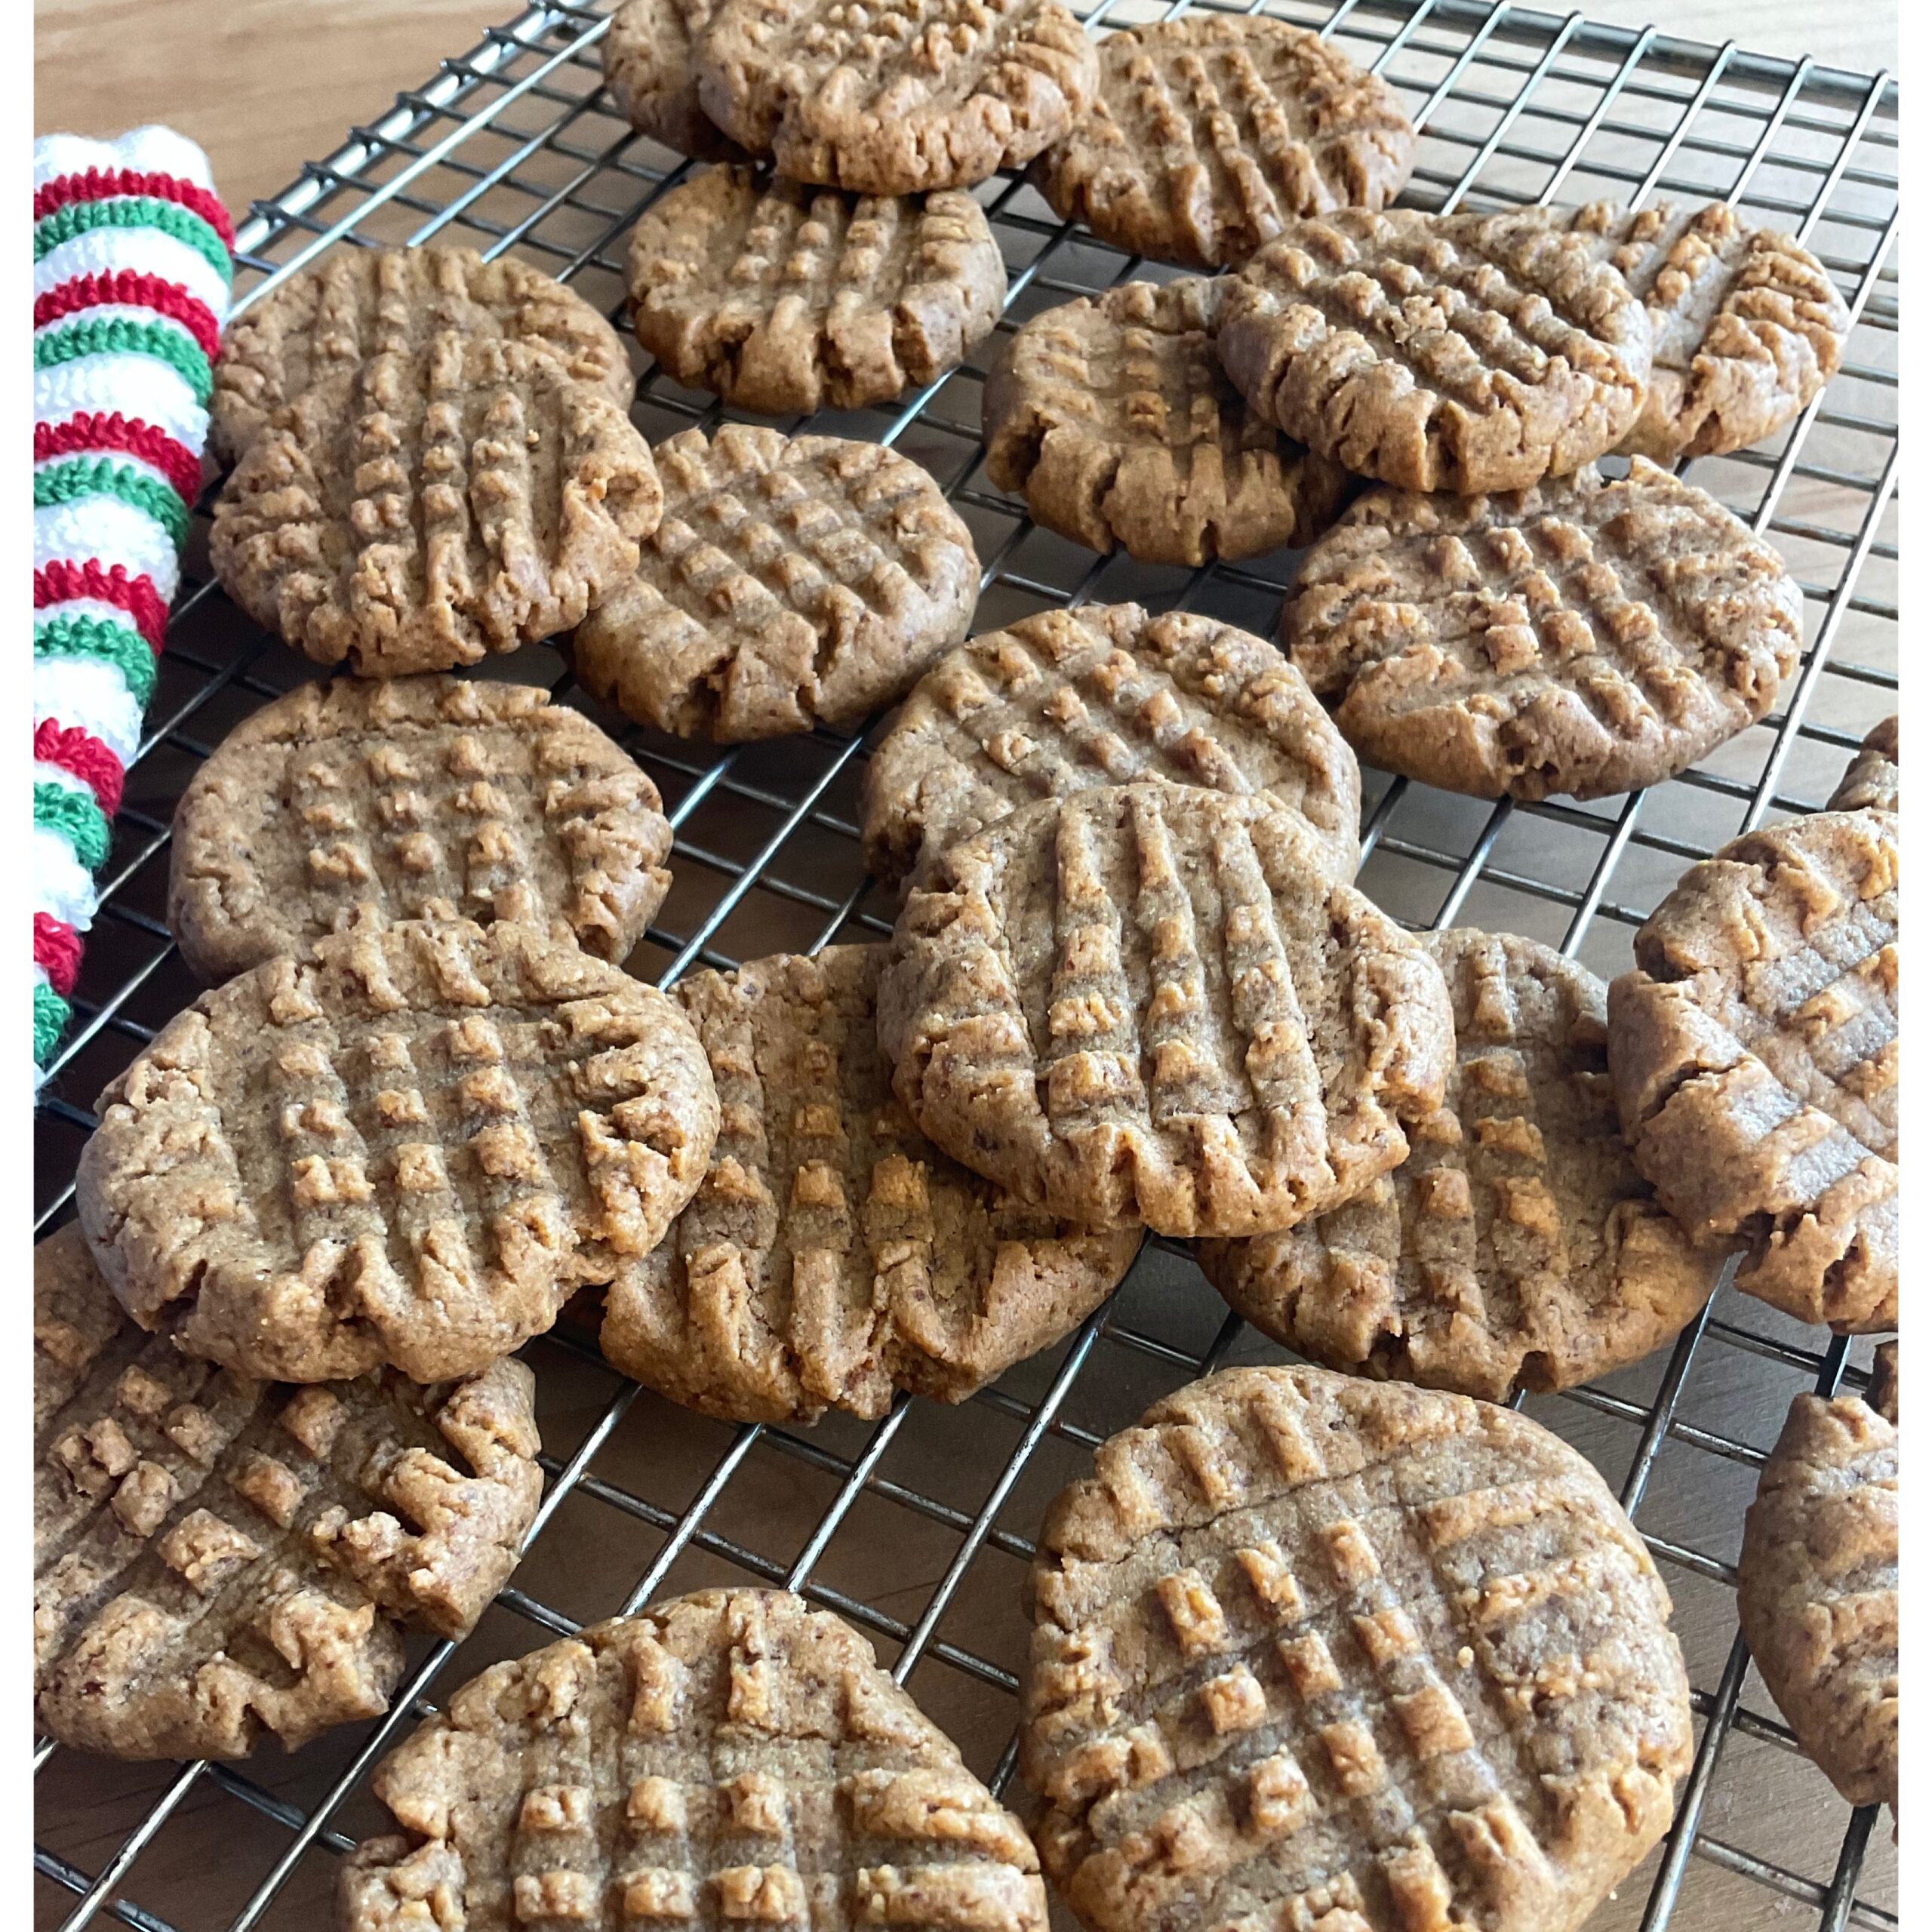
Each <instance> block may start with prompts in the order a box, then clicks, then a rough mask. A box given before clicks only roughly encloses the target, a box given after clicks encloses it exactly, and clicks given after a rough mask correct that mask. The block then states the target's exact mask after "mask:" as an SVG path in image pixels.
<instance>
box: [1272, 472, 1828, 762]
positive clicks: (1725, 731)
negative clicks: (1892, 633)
mask: <svg viewBox="0 0 1932 1932" xmlns="http://www.w3.org/2000/svg"><path fill="white" fill-rule="evenodd" d="M1281 637H1282V641H1283V643H1284V645H1286V646H1287V651H1288V654H1289V655H1290V656H1291V657H1292V658H1293V659H1294V662H1295V663H1296V665H1297V667H1298V668H1299V669H1300V671H1301V672H1302V673H1303V675H1305V676H1306V678H1307V679H1308V681H1309V684H1310V685H1312V687H1313V688H1314V689H1315V692H1316V694H1317V695H1318V696H1319V697H1322V698H1324V699H1326V700H1328V702H1329V703H1331V704H1332V705H1333V706H1334V710H1335V718H1336V721H1337V723H1338V724H1340V726H1341V728H1342V731H1343V736H1344V737H1346V738H1347V739H1348V740H1349V743H1351V744H1352V745H1353V746H1355V749H1356V750H1357V751H1358V752H1360V753H1361V755H1362V756H1363V757H1364V758H1367V760H1369V761H1371V763H1373V764H1379V765H1380V766H1381V767H1382V768H1383V769H1384V770H1385V771H1395V772H1400V773H1401V774H1404V775H1405V776H1406V777H1411V778H1415V779H1420V780H1421V781H1422V782H1423V783H1425V784H1429V785H1439V786H1442V787H1443V788H1444V789H1445V790H1447V791H1451V792H1472V793H1474V794H1475V795H1476V796H1477V797H1478V798H1494V797H1496V796H1497V795H1499V794H1500V793H1503V792H1507V793H1509V795H1511V796H1512V797H1515V798H1548V797H1549V796H1550V795H1551V794H1552V793H1554V792H1567V793H1569V794H1570V795H1572V796H1573V797H1575V798H1601V797H1604V795H1607V794H1609V793H1611V792H1623V791H1630V790H1634V789H1636V788H1637V787H1638V786H1644V785H1651V784H1655V783H1658V782H1659V781H1660V780H1663V779H1666V778H1669V777H1672V776H1674V775H1675V774H1676V773H1678V772H1680V771H1684V770H1685V769H1686V768H1688V767H1689V766H1690V765H1693V764H1696V763H1697V761H1698V760H1699V759H1700V758H1703V757H1704V756H1705V755H1706V754H1707V753H1709V752H1712V751H1713V750H1715V749H1716V748H1717V746H1719V745H1721V744H1722V743H1724V741H1725V740H1727V739H1729V738H1731V737H1735V736H1736V735H1737V734H1738V733H1739V732H1740V731H1743V730H1744V729H1745V728H1746V727H1747V726H1749V725H1750V724H1755V722H1756V721H1758V719H1759V718H1762V717H1763V716H1764V715H1765V713H1766V712H1768V711H1769V710H1770V708H1771V706H1772V704H1773V703H1774V702H1775V701H1776V700H1777V695H1778V691H1779V689H1780V685H1781V684H1782V682H1783V680H1784V679H1786V678H1789V676H1790V675H1792V672H1795V670H1796V669H1797V668H1798V658H1799V657H1800V655H1801V652H1802V651H1803V648H1804V596H1803V593H1802V592H1801V591H1800V590H1799V589H1798V585H1797V584H1796V583H1795V582H1794V581H1793V580H1792V577H1791V576H1790V575H1789V572H1788V571H1787V570H1786V566H1785V562H1784V560H1783V558H1782V557H1781V556H1780V555H1779V554H1778V552H1777V550H1776V549H1774V548H1773V547H1772V546H1770V544H1769V543H1765V542H1764V540H1762V539H1761V538H1760V537H1757V536H1755V535H1754V534H1752V531H1750V530H1749V528H1747V527H1746V525H1745V524H1743V522H1742V521H1740V519H1739V518H1737V517H1735V516H1734V515H1732V514H1731V512H1730V511H1729V510H1727V509H1725V508H1724V506H1723V505H1722V504H1721V503H1718V501H1717V500H1716V499H1715V497H1711V496H1709V495H1707V494H1706V493H1705V492H1704V491H1702V490H1700V489H1698V488H1696V487H1695V485H1692V484H1689V483H1686V482H1684V481H1682V480H1681V478H1678V477H1675V476H1673V475H1671V474H1670V472H1669V471H1668V470H1663V469H1658V468H1657V466H1656V465H1655V464H1654V463H1649V462H1647V461H1646V460H1644V458H1643V457H1635V458H1634V459H1633V460H1632V463H1631V466H1630V473H1629V475H1628V476H1627V477H1625V478H1620V479H1619V480H1618V481H1614V482H1612V481H1607V480H1606V479H1605V478H1604V477H1602V476H1601V475H1599V474H1598V472H1596V471H1595V469H1586V470H1581V471H1579V472H1577V475H1574V476H1573V477H1567V478H1559V479H1557V480H1555V481H1550V482H1546V483H1542V484H1539V485H1537V487H1536V488H1534V489H1533V490H1527V491H1521V493H1518V494H1510V495H1506V496H1494V497H1423V496H1417V495H1416V494H1413V493H1411V492H1408V491H1394V490H1377V491H1371V493H1370V494H1368V495H1367V496H1365V497H1360V498H1358V500H1356V502H1355V503H1354V504H1352V506H1350V508H1349V509H1348V510H1347V511H1346V512H1345V513H1344V514H1343V518H1342V520H1341V521H1340V523H1339V524H1338V525H1337V526H1336V528H1334V530H1332V531H1330V532H1329V533H1328V534H1327V536H1326V537H1323V538H1321V539H1320V540H1318V542H1317V543H1316V544H1315V547H1314V549H1312V551H1310V552H1309V555H1308V556H1307V557H1306V558H1305V559H1304V560H1303V565H1302V570H1301V574H1300V577H1297V579H1296V581H1295V586H1294V589H1293V591H1292V592H1291V594H1290V595H1289V597H1288V598H1287V601H1286V603H1285V604H1284V605H1283V607H1282V611H1281Z"/></svg>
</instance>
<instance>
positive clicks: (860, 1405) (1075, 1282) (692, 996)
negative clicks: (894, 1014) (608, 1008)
mask: <svg viewBox="0 0 1932 1932" xmlns="http://www.w3.org/2000/svg"><path fill="white" fill-rule="evenodd" d="M885 952H886V949H885V948H884V946H830V947H828V948H827V949H826V950H825V951H824V952H821V953H820V954H819V955H818V956H817V958H811V959H807V958H799V957H796V956H791V955H780V956H778V957H776V958H770V959H756V960H753V961H751V963H750V964H748V965H746V966H743V967H740V968H739V969H738V971H737V972H735V973H728V974H726V973H700V974H696V975H694V977H691V978H690V979H688V980H684V981H683V982H681V983H680V985H679V986H678V989H677V992H678V998H679V999H680V1000H681V1001H682V1002H683V1004H684V1008H685V1012H686V1013H687V1014H688V1015H689V1016H690V1018H691V1023H692V1025H693V1026H695V1027H696V1028H697V1033H698V1038H700V1040H702V1041H703V1042H704V1048H705V1051H706V1053H707V1054H709V1056H710V1059H711V1072H712V1078H713V1079H714V1080H715V1081H716V1082H717V1084H718V1104H719V1108H720V1110H721V1115H722V1118H723V1123H724V1124H723V1125H722V1127H721V1129H720V1131H719V1133H718V1144H717V1146H716V1147H715V1148H714V1149H713V1150H712V1157H711V1171H710V1172H709V1174H706V1177H705V1180H704V1184H703V1186H701V1187H700V1189H698V1191H697V1194H696V1195H694V1197H693V1198H692V1201H691V1205H690V1206H689V1207H687V1208H686V1209H685V1211H684V1212H683V1213H682V1214H681V1215H679V1216H678V1219H677V1220H675V1222H673V1223H672V1226H671V1231H670V1232H669V1234H667V1235H666V1236H665V1237H664V1238H663V1241H660V1242H659V1244H657V1247H655V1248H654V1249H653V1250H652V1251H651V1254H648V1256H646V1257H644V1259H643V1260H641V1261H639V1262H638V1263H636V1264H635V1265H634V1266H629V1267H627V1268H626V1269H623V1270H622V1272H620V1274H619V1275H618V1276H617V1279H616V1280H615V1281H614V1282H613V1283H612V1284H611V1287H610V1290H609V1291H608V1294H607V1295H606V1297H605V1312H604V1333H603V1347H604V1352H605V1355H607V1356H608V1358H610V1360H611V1361H612V1362H613V1363H614V1364H616V1366H617V1367H619V1368H620V1369H622V1370H623V1372H624V1373H625V1374H626V1375H629V1376H634V1377H636V1379H637V1380H638V1381H640V1382H643V1383H648V1384H649V1386H651V1387H652V1388H654V1389H657V1390H658V1391H660V1393H662V1394H664V1395H669V1396H670V1397H672V1398H673V1399H674V1400H675V1401H680V1402H682V1403H684V1404H685V1405H686V1406H687V1407H690V1408H694V1409H699V1410H702V1411H703V1412H704V1414H706V1415H713V1416H721V1417H724V1419H725V1420H728V1421H732V1422H783V1421H788V1420H798V1421H803V1422H815V1421H816V1420H817V1419H818V1417H820V1415H821V1414H823V1413H824V1411H826V1409H827V1408H840V1409H844V1410H848V1411H850V1412H851V1413H852V1414H854V1415H860V1416H866V1417H873V1416H881V1415H883V1414H884V1413H885V1412H886V1411H887V1409H888V1408H889V1407H891V1403H892V1396H893V1391H894V1389H895V1388H898V1389H912V1390H913V1391H914V1392H916V1393H918V1394H919V1395H929V1396H931V1397H933V1398H935V1399H937V1400H938V1401H946V1402H960V1401H964V1400H965V1398H967V1397H968V1395H971V1394H972V1392H974V1389H979V1388H983V1386H985V1385H986V1383H989V1382H990V1381H992V1380H993V1378H994V1377H995V1376H997V1375H998V1374H1001V1373H1002V1372H1003V1371H1004V1370H1006V1369H1007V1368H1008V1367H1011V1365H1012V1364H1014V1362H1016V1361H1024V1360H1025V1359H1026V1357H1027V1356H1029V1355H1036V1354H1038V1352H1039V1351H1040V1350H1041V1349H1044V1348H1048V1347H1050V1346H1051V1345H1052V1344H1053V1343H1055V1342H1057V1341H1058V1340H1060V1337H1062V1336H1063V1335H1065V1334H1068V1333H1069V1331H1071V1330H1072V1329H1073V1328H1074V1327H1076V1326H1077V1325H1078V1324H1079V1323H1080V1321H1082V1320H1083V1319H1084V1318H1085V1317H1086V1316H1087V1315H1089V1314H1091V1312H1093V1310H1094V1309H1096V1308H1097V1307H1098V1306H1100V1303H1102V1302H1103V1301H1104V1300H1106V1297H1107V1296H1108V1295H1109V1294H1111V1293H1112V1291H1113V1289H1114V1288H1115V1286H1116V1285H1117V1284H1118V1282H1119V1281H1120V1279H1121V1276H1122V1275H1124V1274H1125V1273H1126V1272H1127V1270H1128V1266H1130V1265H1131V1263H1132V1262H1133V1260H1134V1256H1135V1255H1136V1254H1137V1253H1138V1252H1139V1251H1140V1241H1141V1230H1140V1229H1138V1228H1128V1229H1119V1230H1116V1231H1115V1232H1111V1233H1106V1234H1089V1233H1088V1232H1087V1231H1086V1230H1085V1229H1084V1228H1078V1227H1073V1226H1069V1225H1068V1224H1067V1223H1064V1222H1062V1221H1059V1220H1055V1219H1054V1217H1052V1216H1051V1215H1050V1214H1048V1213H1046V1212H1045V1211H1044V1210H1042V1209H1041V1208H1038V1207H1027V1206H1026V1205H1025V1204H1023V1203H1022V1202H1020V1201H1017V1200H1015V1199H1014V1198H1013V1197H1012V1196H1011V1195H1008V1194H1006V1193H1004V1192H1002V1191H1001V1189H999V1188H998V1187H995V1186H993V1185H992V1183H990V1182H988V1181H983V1180H980V1178H979V1177H978V1176H977V1175H976V1174H969V1173H968V1171H966V1170H965V1169H964V1168H961V1167H960V1166H958V1164H956V1163H955V1162H954V1161H951V1160H949V1159H948V1158H946V1155H943V1154H942V1153H941V1152H940V1151H939V1149H937V1148H936V1147H934V1146H933V1145H932V1144H931V1142H929V1141H928V1140H925V1139H924V1137H922V1136H921V1134H920V1133H919V1132H918V1129H917V1128H915V1127H914V1126H913V1125H912V1122H911V1121H909V1120H908V1119H907V1118H906V1112H905V1109H903V1107H902V1106H900V1103H899V1102H898V1101H897V1100H895V1099H894V1097H893V1092H892V1069H891V1067H890V1066H888V1065H887V1064H886V1063H885V1061H884V1060H883V1059H882V1058H881V1056H880V1054H879V1050H878V1021H877V1019H876V1017H875V1007H876V1001H877V997H878V975H879V969H880V968H881V966H882V965H883V964H884V961H885Z"/></svg>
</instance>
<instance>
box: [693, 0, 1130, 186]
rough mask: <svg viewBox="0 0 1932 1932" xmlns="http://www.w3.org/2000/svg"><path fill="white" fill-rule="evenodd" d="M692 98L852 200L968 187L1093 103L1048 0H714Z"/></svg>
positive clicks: (1070, 41) (800, 176) (1074, 41)
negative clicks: (863, 0) (864, 3)
mask: <svg viewBox="0 0 1932 1932" xmlns="http://www.w3.org/2000/svg"><path fill="white" fill-rule="evenodd" d="M697 69H698V97H699V99H700V100H702V101H703V103H704V111H705V112H706V113H707V114H708V115H710V117H711V118H712V121H714V122H715V123H716V124H717V125H718V127H720V128H722V129H723V130H724V132H725V133H726V134H729V135H730V136H731V138H732V139H733V140H734V141H736V142H737V143H738V145H739V146H740V147H742V148H743V149H744V150H745V151H746V153H748V154H754V155H770V156H771V158H772V160H773V161H774V163H775V165H776V167H777V172H778V173H779V174H782V175H783V176H785V177H787V178H788V179H789V180H793V181H811V182H823V183H825V184H826V186H830V187H837V188H850V189H853V190H854V192H857V193H859V194H861V195H914V194H922V193H924V192H926V191H927V190H928V189H934V188H970V187H972V186H974V184H975V183H978V182H980V181H983V180H986V177H987V176H988V175H989V174H993V173H995V171H997V170H998V169H1000V168H1017V167H1019V166H1020V165H1022V164H1023V163H1024V162H1029V161H1031V160H1032V158H1033V157H1034V155H1036V154H1038V152H1040V150H1041V149H1042V148H1044V146H1046V145H1047V143H1048V142H1049V141H1052V140H1057V139H1058V138H1059V137H1060V135H1061V134H1064V133H1065V132H1066V130H1067V129H1068V128H1069V127H1071V126H1072V125H1073V123H1074V122H1075V121H1076V120H1078V118H1079V117H1080V115H1081V114H1083V113H1084V112H1085V111H1086V109H1087V106H1088V103H1089V102H1090V101H1091V100H1092V99H1093V97H1094V80H1095V75H1096V71H1097V70H1096V63H1095V60H1094V44H1093V42H1091V41H1090V40H1089V39H1088V38H1087V36H1086V35H1085V34H1084V33H1083V32H1081V28H1080V23H1079V22H1078V20H1075V18H1074V17H1073V16H1072V14H1069V12H1068V11H1066V8H1064V7H1062V6H1060V5H1058V4H1057V0H1006V4H1004V5H1001V6H999V7H996V8H995V7H989V6H986V5H981V4H980V0H879V4H878V5H874V6H872V7H870V8H863V7H854V5H852V4H851V0H718V5H716V6H715V8H714V9H713V11H712V16H711V20H710V23H709V25H708V26H706V29H705V30H704V32H703V33H702V34H701V35H700V36H699V38H698V42H697Z"/></svg>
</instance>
